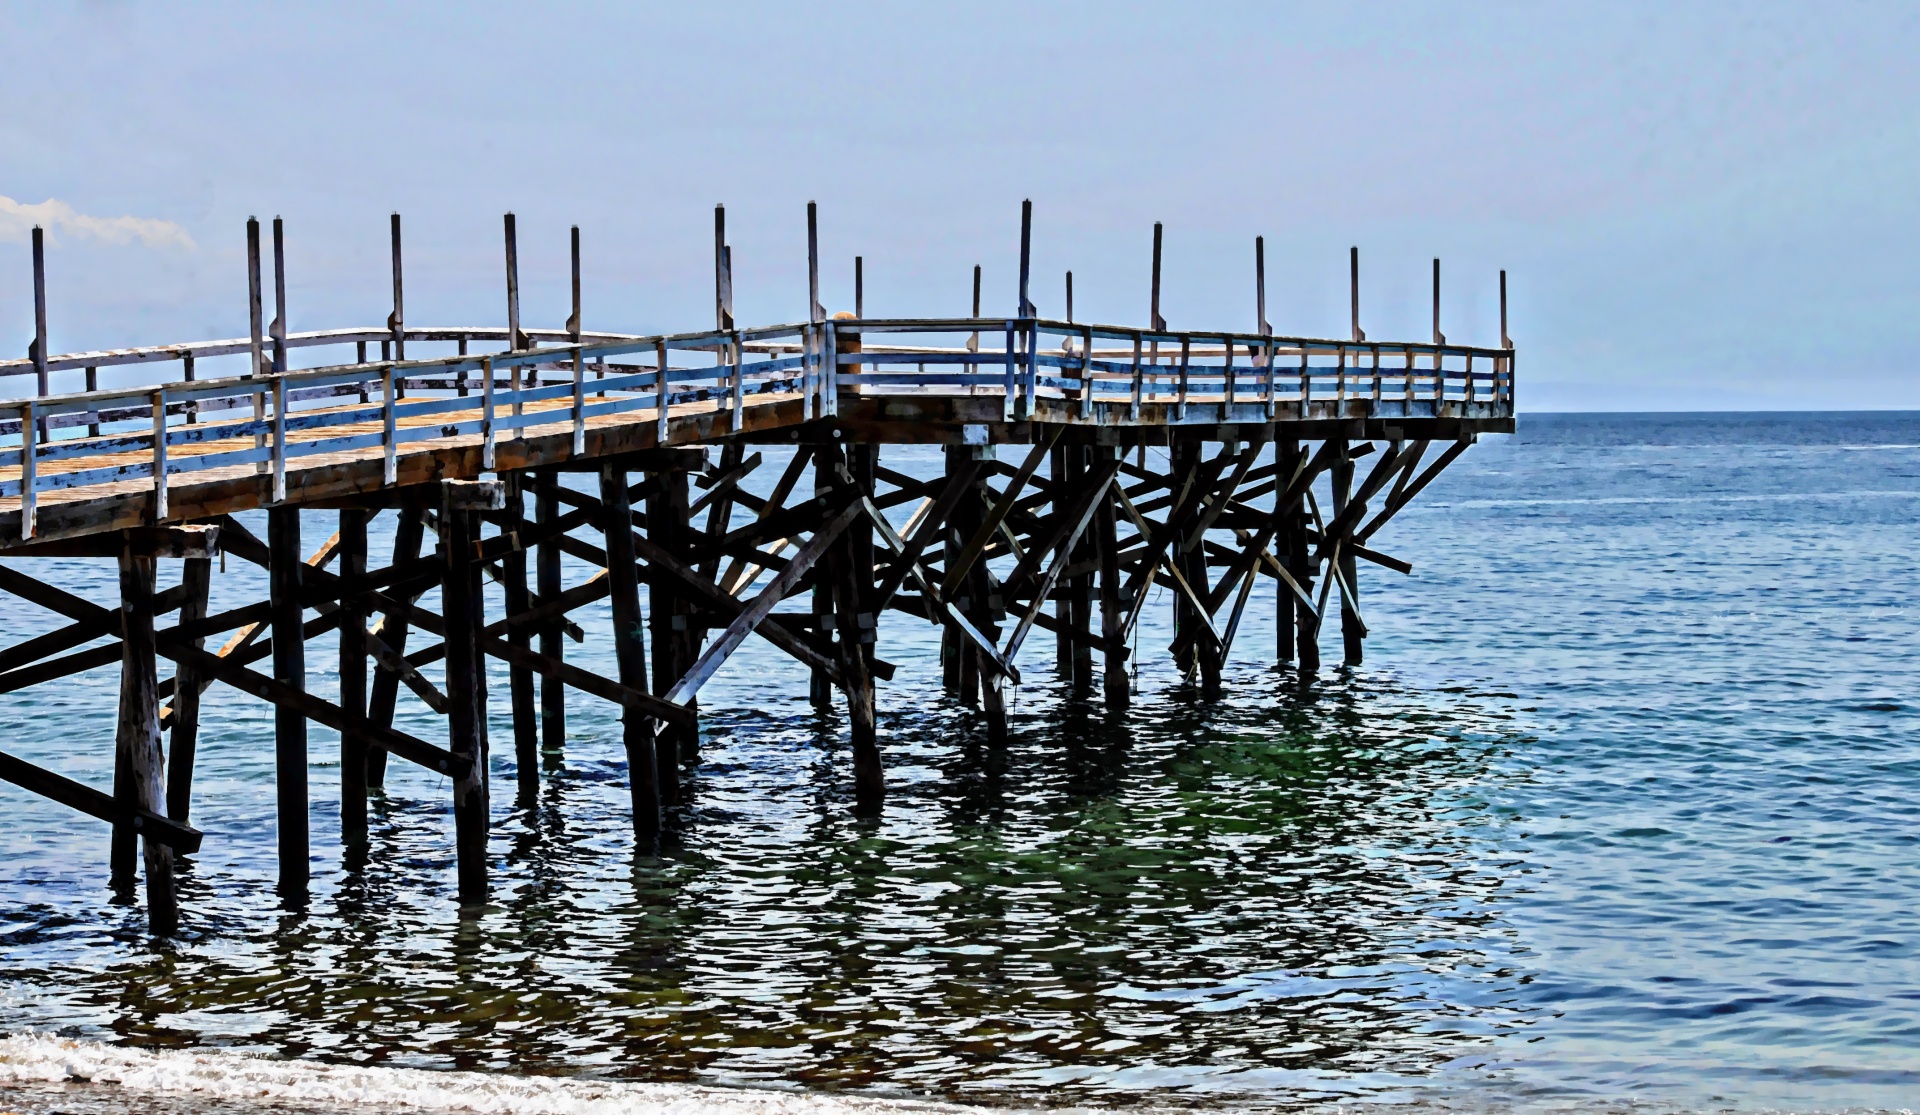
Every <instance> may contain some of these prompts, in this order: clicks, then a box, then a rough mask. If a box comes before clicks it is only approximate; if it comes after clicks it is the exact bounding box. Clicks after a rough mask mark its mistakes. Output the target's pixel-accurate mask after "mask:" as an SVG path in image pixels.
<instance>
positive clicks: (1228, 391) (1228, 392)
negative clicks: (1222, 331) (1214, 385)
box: [1220, 337, 1234, 418]
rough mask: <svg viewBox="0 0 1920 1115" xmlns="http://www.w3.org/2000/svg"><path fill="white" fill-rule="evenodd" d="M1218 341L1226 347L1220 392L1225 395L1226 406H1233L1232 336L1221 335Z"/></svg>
mask: <svg viewBox="0 0 1920 1115" xmlns="http://www.w3.org/2000/svg"><path fill="white" fill-rule="evenodd" d="M1220 343H1221V344H1222V345H1224V346H1225V347H1226V358H1225V363H1223V364H1222V365H1221V375H1223V376H1224V377H1225V381H1224V386H1223V387H1222V389H1221V390H1222V393H1223V394H1224V395H1225V397H1226V401H1227V406H1229V407H1231V406H1233V401H1234V394H1233V338H1232V337H1221V338H1220ZM1221 417H1223V418H1224V417H1227V416H1226V415H1224V414H1223V415H1222V416H1221Z"/></svg>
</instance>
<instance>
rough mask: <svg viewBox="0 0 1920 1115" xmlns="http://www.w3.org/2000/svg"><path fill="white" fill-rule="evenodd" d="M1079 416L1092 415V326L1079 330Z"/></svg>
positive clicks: (1089, 416) (1087, 416)
mask: <svg viewBox="0 0 1920 1115" xmlns="http://www.w3.org/2000/svg"><path fill="white" fill-rule="evenodd" d="M1080 346H1081V355H1080V417H1082V418H1091V417H1092V416H1093V327H1092V326H1088V327H1086V328H1085V329H1082V330H1081V331H1080Z"/></svg>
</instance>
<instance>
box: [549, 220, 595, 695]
mask: <svg viewBox="0 0 1920 1115" xmlns="http://www.w3.org/2000/svg"><path fill="white" fill-rule="evenodd" d="M579 237H580V234H579V231H578V230H575V232H574V242H575V243H576V244H577V243H579ZM577 273H578V272H576V274H577ZM573 333H574V338H573V343H574V349H573V455H574V456H576V457H581V456H585V455H586V452H587V360H586V357H585V356H584V355H583V354H582V353H581V351H580V336H579V334H580V331H579V330H578V329H575V330H574V331H573ZM543 684H558V683H557V682H552V681H548V682H545V683H543Z"/></svg>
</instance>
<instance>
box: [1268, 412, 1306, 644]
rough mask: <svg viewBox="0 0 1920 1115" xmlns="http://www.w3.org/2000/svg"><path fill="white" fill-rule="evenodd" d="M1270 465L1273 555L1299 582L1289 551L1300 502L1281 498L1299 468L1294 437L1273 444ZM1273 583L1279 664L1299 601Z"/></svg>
mask: <svg viewBox="0 0 1920 1115" xmlns="http://www.w3.org/2000/svg"><path fill="white" fill-rule="evenodd" d="M1273 463H1274V479H1273V482H1274V484H1275V485H1277V488H1276V490H1275V492H1274V494H1273V555H1274V558H1275V560H1276V561H1278V562H1279V563H1280V565H1281V567H1282V568H1284V569H1285V570H1286V571H1287V572H1288V573H1290V574H1292V575H1293V577H1294V579H1295V580H1299V578H1300V571H1299V570H1297V569H1295V568H1294V565H1293V551H1294V535H1295V534H1297V533H1299V527H1300V502H1301V501H1300V500H1298V499H1292V500H1287V499H1283V498H1282V497H1284V496H1285V495H1286V494H1287V484H1288V482H1289V481H1290V480H1291V479H1292V478H1293V474H1294V471H1295V470H1296V469H1298V468H1299V467H1300V442H1299V441H1298V440H1296V439H1294V438H1280V439H1278V440H1276V441H1275V442H1274V443H1273ZM1302 542H1304V539H1302ZM1274 580H1275V582H1276V584H1275V586H1274V590H1273V591H1274V608H1273V633H1274V657H1276V658H1278V659H1279V660H1280V661H1282V662H1291V661H1293V654H1294V651H1293V644H1294V640H1295V639H1296V638H1297V636H1296V634H1295V631H1294V622H1295V619H1296V609H1297V608H1298V606H1299V603H1300V602H1299V599H1298V598H1297V597H1295V596H1294V594H1293V590H1292V589H1290V588H1288V587H1287V585H1286V582H1284V581H1281V580H1280V579H1279V578H1277V577H1276V578H1274Z"/></svg>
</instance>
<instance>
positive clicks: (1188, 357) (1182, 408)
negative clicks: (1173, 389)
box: [1173, 333, 1193, 422]
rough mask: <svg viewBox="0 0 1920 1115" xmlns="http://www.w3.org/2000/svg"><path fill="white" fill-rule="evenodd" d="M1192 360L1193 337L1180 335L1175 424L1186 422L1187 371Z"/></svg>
mask: <svg viewBox="0 0 1920 1115" xmlns="http://www.w3.org/2000/svg"><path fill="white" fill-rule="evenodd" d="M1192 359H1193V336H1192V334H1189V333H1182V334H1180V381H1179V384H1180V386H1179V394H1178V395H1177V396H1175V398H1176V402H1175V404H1174V410H1173V418H1174V421H1176V422H1184V421H1186V420H1187V369H1188V366H1189V363H1190V362H1191V361H1192Z"/></svg>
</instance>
